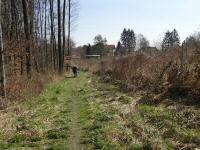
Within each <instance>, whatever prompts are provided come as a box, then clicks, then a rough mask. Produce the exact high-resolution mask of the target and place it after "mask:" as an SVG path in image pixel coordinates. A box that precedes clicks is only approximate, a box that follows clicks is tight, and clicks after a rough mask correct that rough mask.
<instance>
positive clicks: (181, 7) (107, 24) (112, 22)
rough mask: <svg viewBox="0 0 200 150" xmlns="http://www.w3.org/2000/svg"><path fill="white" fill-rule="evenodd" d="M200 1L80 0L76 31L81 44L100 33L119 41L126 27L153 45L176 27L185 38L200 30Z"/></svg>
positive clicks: (78, 43) (77, 40)
mask: <svg viewBox="0 0 200 150" xmlns="http://www.w3.org/2000/svg"><path fill="white" fill-rule="evenodd" d="M199 7H200V0H79V18H78V20H77V24H78V25H77V27H76V29H75V30H74V31H73V39H74V40H75V41H76V43H77V45H84V44H87V43H92V42H93V38H94V36H95V35H97V34H101V35H102V36H103V37H106V38H107V40H108V43H109V44H116V43H117V41H118V40H119V39H120V35H121V32H122V30H123V28H124V27H126V28H131V29H133V30H134V31H135V33H136V34H139V33H142V34H143V35H144V36H146V37H147V38H148V39H149V40H150V42H151V43H152V44H153V43H154V41H157V40H159V39H160V38H162V37H163V35H164V33H165V32H166V30H172V29H173V28H176V29H177V30H178V32H179V35H180V37H181V40H183V39H184V38H185V37H187V36H188V35H190V34H192V33H194V31H197V30H198V29H199V25H200V9H199Z"/></svg>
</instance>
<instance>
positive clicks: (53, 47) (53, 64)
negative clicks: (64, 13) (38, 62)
mask: <svg viewBox="0 0 200 150" xmlns="http://www.w3.org/2000/svg"><path fill="white" fill-rule="evenodd" d="M53 6H54V0H50V18H51V62H52V68H53V67H54V69H56V54H55V52H56V45H55V42H56V41H55V31H54V9H53Z"/></svg>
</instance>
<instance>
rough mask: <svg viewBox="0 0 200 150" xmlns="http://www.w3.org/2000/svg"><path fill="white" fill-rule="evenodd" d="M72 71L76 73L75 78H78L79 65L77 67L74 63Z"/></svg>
mask: <svg viewBox="0 0 200 150" xmlns="http://www.w3.org/2000/svg"><path fill="white" fill-rule="evenodd" d="M72 72H73V74H74V78H77V77H78V67H77V65H74V66H73V67H72Z"/></svg>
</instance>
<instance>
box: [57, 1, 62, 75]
mask: <svg viewBox="0 0 200 150" xmlns="http://www.w3.org/2000/svg"><path fill="white" fill-rule="evenodd" d="M57 3H58V68H59V70H58V71H59V73H60V74H62V70H63V69H62V42H61V7H60V0H58V1H57Z"/></svg>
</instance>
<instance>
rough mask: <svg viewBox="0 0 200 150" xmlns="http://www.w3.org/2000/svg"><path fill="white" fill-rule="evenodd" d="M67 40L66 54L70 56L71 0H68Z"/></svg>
mask: <svg viewBox="0 0 200 150" xmlns="http://www.w3.org/2000/svg"><path fill="white" fill-rule="evenodd" d="M68 9H69V10H68V39H67V40H68V42H67V55H68V56H70V38H71V0H68Z"/></svg>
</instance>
